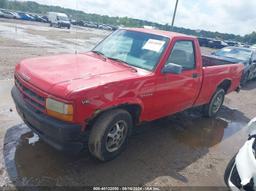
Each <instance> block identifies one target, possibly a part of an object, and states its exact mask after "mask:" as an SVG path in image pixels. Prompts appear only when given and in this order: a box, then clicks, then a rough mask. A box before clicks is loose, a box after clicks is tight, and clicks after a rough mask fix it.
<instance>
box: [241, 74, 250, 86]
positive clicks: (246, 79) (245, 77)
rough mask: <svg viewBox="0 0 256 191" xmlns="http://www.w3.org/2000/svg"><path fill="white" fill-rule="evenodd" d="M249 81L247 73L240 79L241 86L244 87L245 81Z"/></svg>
mask: <svg viewBox="0 0 256 191" xmlns="http://www.w3.org/2000/svg"><path fill="white" fill-rule="evenodd" d="M248 80H249V72H246V73H245V74H244V75H243V76H242V79H241V86H245V84H246V83H247V81H248Z"/></svg>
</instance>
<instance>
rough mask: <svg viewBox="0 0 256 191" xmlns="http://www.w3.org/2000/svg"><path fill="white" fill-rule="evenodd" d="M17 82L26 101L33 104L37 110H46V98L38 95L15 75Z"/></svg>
mask: <svg viewBox="0 0 256 191" xmlns="http://www.w3.org/2000/svg"><path fill="white" fill-rule="evenodd" d="M15 84H16V86H17V88H18V89H19V91H20V92H21V93H22V95H23V98H24V100H25V101H26V103H28V104H29V105H31V106H32V107H33V108H34V109H36V110H37V111H41V112H45V98H44V97H42V96H40V95H38V94H37V93H35V92H34V91H32V90H30V89H28V88H27V87H26V86H24V85H23V84H22V83H21V81H20V80H19V79H18V78H17V77H15Z"/></svg>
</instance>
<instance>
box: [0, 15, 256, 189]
mask: <svg viewBox="0 0 256 191" xmlns="http://www.w3.org/2000/svg"><path fill="white" fill-rule="evenodd" d="M108 33H109V32H106V31H101V30H95V29H86V28H85V29H80V28H73V29H72V30H70V31H69V30H65V29H54V28H49V27H48V26H47V25H41V24H40V25H39V24H35V23H32V24H31V23H26V22H19V23H18V22H17V21H12V22H7V21H6V20H0V100H1V101H0V122H1V123H0V142H1V144H0V159H1V160H0V186H28V185H31V186H52V185H58V186H63V185H64V186H92V185H98V186H99V185H102V186H110V185H119V186H124V185H126V186H130V185H133V186H142V185H153V186H163V187H167V186H215V187H220V186H224V182H223V174H224V169H225V167H226V165H227V163H228V161H229V160H230V158H231V157H232V156H233V155H234V154H235V153H236V152H237V151H238V149H239V148H240V146H241V145H242V144H243V142H244V141H245V139H246V136H247V135H246V130H245V129H244V128H243V127H244V125H245V124H246V123H247V122H248V121H249V120H250V119H251V118H253V117H254V116H256V110H255V108H256V98H255V95H256V82H250V83H249V84H248V85H247V86H246V87H245V88H244V89H243V90H242V91H241V92H240V93H239V94H237V93H232V94H230V95H228V96H227V97H226V100H225V106H224V107H223V109H222V110H221V112H220V113H219V115H218V116H217V117H216V118H213V119H205V118H202V116H201V115H200V113H198V112H197V111H193V112H192V111H186V112H183V113H180V114H177V115H175V116H172V117H169V118H166V119H161V120H158V121H154V122H152V123H149V124H145V125H143V126H140V127H138V129H139V131H138V132H136V133H135V135H134V136H133V137H132V138H131V140H130V143H129V147H128V149H127V150H126V151H125V152H124V153H123V154H122V155H121V156H120V157H118V158H117V159H115V160H113V161H111V162H108V163H104V164H103V163H99V162H97V161H95V160H94V159H93V158H91V157H90V156H89V155H88V153H87V152H84V153H81V154H79V155H76V156H68V155H64V154H62V153H60V152H57V151H55V150H54V149H52V148H51V147H49V146H48V145H46V144H45V143H43V142H42V141H40V140H38V138H37V136H34V135H33V134H32V133H31V132H30V131H29V129H28V128H27V127H26V125H24V124H23V122H22V121H21V120H20V118H19V117H18V115H17V113H16V111H15V108H14V105H13V102H12V100H11V96H10V89H11V87H12V85H13V81H12V75H13V70H14V66H15V63H17V62H18V61H19V60H20V59H23V58H27V57H34V56H42V55H50V54H56V53H64V52H69V53H72V52H75V51H78V52H82V51H86V50H89V49H90V48H92V47H93V45H94V44H95V43H96V42H98V41H100V40H101V39H102V38H104V37H105V36H106V35H107V34H108ZM203 51H204V52H209V50H206V49H204V50H203Z"/></svg>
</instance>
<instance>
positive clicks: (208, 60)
mask: <svg viewBox="0 0 256 191" xmlns="http://www.w3.org/2000/svg"><path fill="white" fill-rule="evenodd" d="M202 61H203V67H207V66H218V65H226V64H237V63H238V61H237V60H235V59H232V58H225V59H224V58H220V57H218V56H213V55H210V56H209V55H202Z"/></svg>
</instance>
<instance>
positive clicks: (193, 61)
mask: <svg viewBox="0 0 256 191" xmlns="http://www.w3.org/2000/svg"><path fill="white" fill-rule="evenodd" d="M195 50H196V48H195V44H194V41H193V40H176V41H175V42H174V45H173V48H172V50H171V53H170V55H169V58H168V59H167V62H166V63H165V64H168V63H173V64H177V65H180V66H182V68H183V71H182V73H181V74H163V73H161V74H160V75H159V76H158V79H157V87H156V94H155V100H156V101H155V104H156V105H155V108H156V112H157V113H158V114H159V115H160V116H165V115H170V114H173V113H176V112H179V111H183V110H185V109H187V108H190V107H191V106H192V105H193V104H194V102H195V100H196V98H197V96H198V93H199V91H200V88H201V80H202V76H201V70H202V68H201V67H202V66H200V67H199V66H198V64H197V58H196V51H195Z"/></svg>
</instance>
